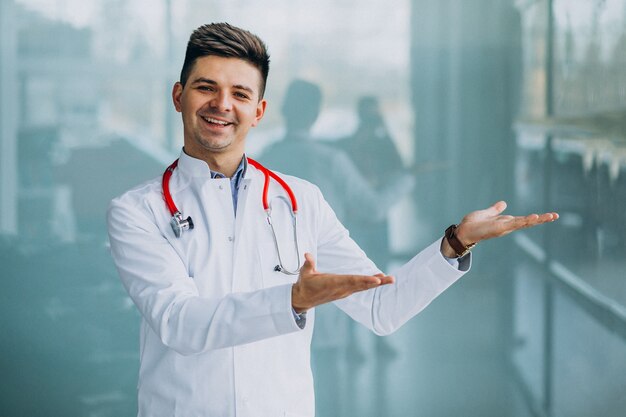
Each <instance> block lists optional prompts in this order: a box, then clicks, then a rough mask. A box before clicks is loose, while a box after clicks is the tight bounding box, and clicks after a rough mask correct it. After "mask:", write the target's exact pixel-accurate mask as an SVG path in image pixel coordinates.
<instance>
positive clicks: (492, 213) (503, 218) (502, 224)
mask: <svg viewBox="0 0 626 417" xmlns="http://www.w3.org/2000/svg"><path fill="white" fill-rule="evenodd" d="M505 209H506V202H504V201H498V202H497V203H495V204H494V205H493V206H491V207H489V208H487V209H484V210H477V211H473V212H471V213H469V214H467V215H466V216H465V217H463V220H462V221H461V223H460V224H459V225H458V227H457V229H456V237H457V238H458V239H459V241H461V243H462V244H463V245H465V246H468V245H470V244H472V243H478V242H480V241H482V240H486V239H491V238H494V237H500V236H504V235H508V234H509V233H511V232H514V231H516V230H519V229H525V228H527V227H533V226H537V225H540V224H543V223H548V222H553V221H555V220H556V219H558V218H559V215H558V214H557V213H543V214H529V215H527V216H509V215H504V214H502V212H503V211H504V210H505ZM441 253H442V254H443V255H444V256H447V257H449V258H455V257H456V256H457V255H456V253H455V252H454V249H452V247H451V246H450V245H449V244H448V240H447V239H443V242H442V244H441Z"/></svg>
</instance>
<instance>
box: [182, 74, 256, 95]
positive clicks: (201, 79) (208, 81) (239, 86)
mask: <svg viewBox="0 0 626 417" xmlns="http://www.w3.org/2000/svg"><path fill="white" fill-rule="evenodd" d="M191 84H192V85H193V84H210V85H217V82H216V81H214V80H211V79H210V78H204V77H199V78H196V79H195V80H193V82H192V83H191ZM233 88H236V89H238V90H244V91H247V92H249V93H250V94H254V90H253V89H252V88H250V87H248V86H246V85H243V84H235V85H233Z"/></svg>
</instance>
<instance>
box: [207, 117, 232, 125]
mask: <svg viewBox="0 0 626 417" xmlns="http://www.w3.org/2000/svg"><path fill="white" fill-rule="evenodd" d="M200 117H201V118H202V120H204V121H205V122H207V123H210V124H212V125H218V126H229V125H232V123H231V122H227V121H225V120H219V119H214V118H212V117H204V116H200Z"/></svg>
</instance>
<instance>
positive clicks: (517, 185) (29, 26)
mask: <svg viewBox="0 0 626 417" xmlns="http://www.w3.org/2000/svg"><path fill="white" fill-rule="evenodd" d="M259 16H264V18H263V19H260V18H259ZM216 21H228V22H231V23H233V24H235V25H237V26H240V27H245V28H247V29H249V30H251V31H252V32H253V33H257V34H259V35H260V36H261V38H262V39H264V40H265V41H266V42H267V44H268V46H269V49H270V52H271V54H272V75H271V76H270V79H269V80H268V85H267V91H266V97H267V99H268V102H269V105H268V110H267V112H266V114H265V117H264V119H263V122H262V123H261V124H260V125H259V126H258V127H257V128H255V129H254V130H253V131H251V134H250V140H249V142H248V144H249V149H250V156H252V157H255V156H257V155H261V154H262V155H263V157H264V158H263V159H266V161H265V162H266V163H267V164H268V166H270V167H273V168H276V169H278V170H282V171H284V172H285V173H293V174H295V175H300V176H303V177H305V178H306V177H307V173H319V172H324V173H325V175H323V176H321V177H320V178H312V177H311V178H310V179H311V180H313V181H314V182H316V183H317V184H318V185H319V186H320V187H321V188H322V190H323V191H324V193H325V195H326V198H327V199H328V201H329V202H330V203H331V205H332V207H333V208H334V209H335V210H336V212H337V215H338V216H339V217H340V218H341V220H342V221H343V222H345V223H346V224H347V225H348V226H350V227H351V229H352V232H353V237H354V238H355V239H356V240H357V241H358V243H359V244H360V245H361V246H362V247H363V248H365V249H366V250H367V252H368V254H369V255H370V256H372V257H373V258H374V260H375V261H376V262H377V263H378V264H379V267H380V268H382V269H385V268H386V267H387V266H386V265H385V264H388V265H393V264H397V263H404V262H405V261H406V260H408V257H409V256H410V255H411V254H413V253H415V250H416V249H418V248H420V247H423V245H424V244H426V243H428V242H431V241H432V240H434V239H435V238H436V237H437V236H438V234H439V233H441V231H442V230H444V229H445V228H446V227H447V226H448V225H449V222H452V221H458V220H459V219H458V217H459V216H460V215H462V214H463V213H466V212H468V211H470V210H473V209H475V208H477V207H483V206H486V205H488V204H491V203H493V200H494V199H496V198H502V197H504V198H505V199H507V200H508V202H509V203H510V204H509V207H510V208H509V210H510V211H511V212H512V213H513V214H519V213H525V212H543V211H546V210H550V211H552V210H555V211H558V212H559V213H560V214H561V215H562V217H561V219H560V220H559V222H557V223H555V224H554V225H551V226H550V227H549V228H544V229H540V230H530V231H528V232H523V233H520V234H518V235H516V236H515V237H511V238H504V239H501V240H500V241H498V244H497V245H496V244H492V243H491V242H487V243H485V245H484V246H481V247H480V248H479V249H480V250H476V251H475V255H476V256H475V262H474V265H473V270H472V272H471V273H470V275H468V276H467V279H464V280H462V281H461V282H459V283H458V284H455V286H454V287H453V288H451V289H450V290H449V291H448V292H447V293H446V295H445V296H444V297H441V298H440V299H438V300H437V301H435V302H434V303H433V304H432V305H431V306H429V308H428V309H426V311H424V312H423V313H422V314H421V315H420V316H419V317H418V318H416V320H414V321H412V322H411V323H409V324H407V326H406V327H405V328H403V329H402V331H400V332H398V334H394V335H393V336H391V337H390V338H388V339H386V340H388V341H389V342H390V343H391V346H393V347H395V352H396V356H394V357H393V358H394V359H393V360H389V358H390V356H385V355H381V354H380V352H378V348H377V344H376V342H375V340H376V339H375V338H374V337H373V336H369V335H368V334H361V333H360V332H359V331H356V332H355V333H354V334H355V337H352V336H350V332H349V329H350V327H348V322H349V321H348V319H346V318H345V315H344V314H343V313H341V314H339V315H338V316H337V323H336V326H335V325H334V324H333V323H330V324H331V326H330V330H329V331H333V332H334V333H332V334H331V337H319V338H317V337H316V344H317V343H319V342H321V341H322V340H323V341H325V342H326V343H328V344H327V345H326V346H325V347H322V346H319V345H317V348H316V349H317V350H316V355H317V356H316V357H317V358H318V359H316V361H317V363H316V366H315V369H314V371H315V372H318V373H324V372H325V373H326V375H319V376H322V378H317V379H316V381H317V382H319V381H324V386H319V384H318V386H316V391H317V392H318V393H319V394H320V395H319V398H318V410H319V413H318V414H319V416H318V417H327V416H332V415H336V416H341V417H352V416H358V417H380V416H385V417H399V416H401V417H407V416H416V415H425V416H429V417H449V416H464V417H491V416H494V417H588V416H603V417H604V416H606V417H623V415H624V410H625V409H626V397H625V396H624V395H623V394H624V392H626V377H625V375H626V281H625V280H624V278H623V277H624V275H625V273H626V262H625V261H624V256H623V254H624V250H625V248H626V237H625V236H626V210H624V207H626V127H625V125H624V123H625V120H626V110H625V109H626V0H604V1H578V0H472V1H467V0H441V1H437V2H435V1H432V0H397V1H395V2H394V7H389V6H388V4H387V3H386V2H381V1H373V0H367V1H364V0H344V1H341V2H336V1H330V0H319V1H316V2H297V1H293V0H267V1H264V2H253V1H250V0H236V1H231V2H225V1H223V0H159V1H148V0H136V1H132V2H128V1H123V0H91V1H89V2H85V1H82V0H0V39H1V40H2V48H0V249H1V250H0V259H1V260H2V265H3V269H2V273H1V274H0V276H1V277H2V282H3V283H4V287H3V291H2V295H1V296H0V297H2V300H1V302H0V328H1V329H2V334H3V337H2V339H1V340H0V349H1V350H2V352H3V353H4V355H3V356H2V371H3V373H4V377H5V379H6V380H7V381H9V382H10V383H7V384H5V385H4V386H3V388H2V389H1V390H0V415H2V416H5V415H6V416H22V415H23V416H32V417H39V416H42V417H43V416H50V415H63V416H67V417H72V416H76V417H83V416H98V417H118V416H132V415H135V414H136V395H135V384H136V380H137V367H138V356H137V352H138V350H139V347H138V344H139V336H138V331H139V317H138V313H137V312H136V310H135V309H134V307H133V305H132V302H131V301H130V300H129V299H128V297H127V295H126V293H125V291H124V289H123V288H122V286H121V284H120V282H119V279H118V277H117V273H116V272H115V269H114V266H113V264H112V262H111V258H110V256H109V253H108V248H107V240H106V234H105V227H104V226H105V221H104V218H105V211H106V205H107V203H108V201H109V200H110V199H111V198H112V197H113V196H115V195H118V194H120V193H121V192H123V191H124V190H125V189H127V188H129V187H130V186H132V185H135V184H138V183H140V182H141V181H143V180H144V179H145V180H148V179H150V178H153V177H155V176H157V175H160V174H161V173H162V172H163V170H164V168H165V167H166V166H167V165H168V164H169V163H171V162H172V161H173V159H174V158H175V155H177V154H178V153H179V152H180V147H181V146H182V136H178V135H177V132H180V131H181V129H180V127H181V125H180V120H179V115H178V114H177V113H176V112H174V111H173V109H172V105H171V89H172V85H173V83H174V82H175V81H176V80H177V79H178V76H179V71H180V65H181V63H182V60H183V54H184V45H185V44H186V41H187V39H188V36H189V33H190V31H191V30H193V29H194V28H196V27H198V26H199V25H201V24H204V23H207V22H216ZM294 79H298V80H301V82H298V83H295V84H296V85H295V86H294V87H292V88H288V87H289V85H290V84H291V81H292V80H294ZM305 79H309V80H315V83H311V82H305V81H302V80H305ZM286 91H289V92H288V93H287V94H285V92H286ZM322 91H323V96H324V98H323V106H322V104H321V103H322ZM289 96H293V97H292V98H291V97H289ZM368 96H369V97H372V99H366V98H365V97H368ZM298 98H300V99H298ZM283 99H284V100H283ZM359 101H361V105H360V106H358V107H360V108H361V109H360V111H357V112H355V103H358V102H359ZM376 103H377V104H376ZM368 109H369V110H368ZM370 111H372V113H369V112H370ZM366 114H369V115H368V116H365V115H366ZM383 119H384V120H383ZM377 126H378V127H377ZM381 126H384V127H385V129H383V128H381ZM283 127H284V129H283ZM383 132H384V133H383ZM337 138H342V139H345V141H342V142H341V143H342V144H341V145H338V144H337V143H336V142H335V141H334V140H335V139H337ZM366 138H368V139H366ZM276 139H284V140H281V141H280V142H279V143H275V144H274V143H273V141H274V140H276ZM387 141H388V142H391V143H392V144H393V145H394V146H383V145H382V143H385V142H387ZM365 142H367V144H365ZM361 143H363V145H361ZM379 145H380V147H378V146H379ZM274 146H275V147H274ZM340 146H341V147H340ZM374 146H376V149H374V148H373V147H374ZM394 147H395V149H396V150H394ZM281 149H282V150H281ZM274 153H275V154H276V156H278V155H280V157H277V158H275V157H274V156H273V154H274ZM383 155H384V156H383ZM398 155H400V156H401V157H402V162H403V163H398V162H397V157H398ZM374 157H376V158H377V159H378V164H377V166H373V165H372V163H371V162H369V163H367V162H365V161H366V160H367V158H374ZM393 161H396V162H393ZM402 166H407V167H410V170H411V172H415V173H416V175H414V178H415V181H416V185H415V187H413V188H412V189H411V191H409V194H408V195H405V197H404V198H400V196H401V195H402V192H403V190H405V189H407V188H409V187H406V186H404V187H403V186H397V185H396V187H397V189H396V190H395V191H394V192H391V193H389V195H387V196H385V198H383V197H382V195H383V194H384V193H385V191H383V190H382V189H384V188H386V187H387V185H388V184H386V183H385V181H386V180H391V179H392V178H393V177H394V175H401V173H402V172H403V171H402V168H401V167H402ZM311 175H312V174H311ZM399 182H401V181H399ZM409 185H410V184H409ZM390 187H391V188H393V186H390ZM381 201H382V203H381ZM396 201H398V204H393V203H395V202H396ZM392 204H393V207H392V208H389V207H390V205H392ZM373 219H376V220H373ZM355 224H356V226H354V225H355ZM367 225H369V226H367ZM384 227H387V233H386V234H385V233H384V232H383V231H382V229H383V228H384ZM378 228H380V229H381V230H380V231H377V229H378ZM370 230H371V232H370ZM385 240H387V242H386V243H385ZM372 248H373V249H372ZM385 249H388V250H387V251H386V252H385ZM485 258H489V259H500V260H501V262H500V263H499V264H497V265H495V264H494V265H490V266H487V265H486V264H485V263H484V262H483V261H482V260H483V259H485ZM324 314H325V313H324V312H323V311H322V310H321V309H320V320H319V322H320V323H319V324H323V320H322V319H321V317H322V316H323V315H324ZM328 314H329V316H331V317H332V314H333V313H332V311H331V312H329V313H328ZM342 320H343V321H342ZM331 322H332V319H331ZM326 323H327V324H328V323H329V322H328V321H327V322H326ZM335 328H336V329H337V330H336V331H335V330H334V329H335ZM327 329H328V328H327ZM354 329H356V327H355V328H354ZM317 330H319V332H322V331H325V330H324V326H320V328H318V329H317ZM333 337H335V339H333ZM349 340H354V341H356V343H355V344H356V345H357V346H358V348H359V349H360V353H361V354H362V355H358V354H357V353H355V352H357V351H356V350H355V349H351V348H349V343H348V341H349ZM346 350H347V351H348V352H351V353H350V354H349V355H348V356H347V357H346V356H345V355H344V352H345V351H346ZM324 354H325V355H326V358H322V355H324ZM384 358H387V359H384Z"/></svg>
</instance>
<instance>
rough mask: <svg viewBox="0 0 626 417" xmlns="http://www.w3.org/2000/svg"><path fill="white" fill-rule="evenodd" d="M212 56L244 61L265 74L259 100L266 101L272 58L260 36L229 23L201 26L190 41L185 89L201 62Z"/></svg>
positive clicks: (183, 76)
mask: <svg viewBox="0 0 626 417" xmlns="http://www.w3.org/2000/svg"><path fill="white" fill-rule="evenodd" d="M211 55H214V56H220V57H225V58H239V59H243V60H244V61H247V62H249V63H250V64H252V65H253V66H254V67H256V68H257V69H258V70H259V72H260V73H261V86H260V87H261V90H260V94H259V98H262V97H263V94H264V93H265V84H266V83H267V75H268V74H269V71H270V56H269V54H268V52H267V46H265V43H264V42H263V41H262V40H261V39H260V38H259V37H258V36H257V35H255V34H253V33H250V32H248V31H247V30H244V29H240V28H238V27H235V26H232V25H229V24H228V23H211V24H208V25H203V26H200V27H199V28H197V29H196V30H194V31H193V33H192V34H191V36H190V37H189V42H188V43H187V51H186V52H185V62H184V63H183V69H182V70H181V72H180V83H181V84H182V85H183V86H184V85H185V83H186V82H187V79H188V78H189V74H190V73H191V70H192V69H193V65H194V64H195V62H196V60H197V59H198V58H201V57H204V56H211Z"/></svg>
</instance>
